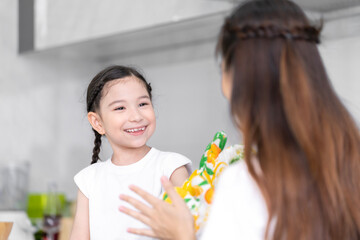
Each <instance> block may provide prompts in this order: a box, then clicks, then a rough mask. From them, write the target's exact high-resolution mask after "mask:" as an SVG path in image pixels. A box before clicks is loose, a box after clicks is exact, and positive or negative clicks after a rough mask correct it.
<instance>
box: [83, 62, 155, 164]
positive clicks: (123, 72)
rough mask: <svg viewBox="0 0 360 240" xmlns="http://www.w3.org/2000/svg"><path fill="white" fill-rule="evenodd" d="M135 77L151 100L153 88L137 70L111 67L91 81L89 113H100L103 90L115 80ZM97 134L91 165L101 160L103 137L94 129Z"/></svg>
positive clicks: (88, 94) (88, 91)
mask: <svg viewBox="0 0 360 240" xmlns="http://www.w3.org/2000/svg"><path fill="white" fill-rule="evenodd" d="M129 76H135V77H136V78H137V79H139V80H140V81H141V82H142V83H143V84H144V85H145V88H146V90H147V93H148V94H149V97H150V100H151V99H152V96H151V86H150V83H148V82H147V81H146V80H145V78H144V77H143V75H141V74H140V73H139V72H138V71H137V70H136V69H134V68H131V67H126V66H118V65H114V66H110V67H107V68H105V69H104V70H102V71H101V72H99V73H98V74H96V76H95V77H94V78H93V79H92V80H91V82H90V84H89V86H88V89H87V94H86V104H87V112H98V113H99V107H100V100H101V98H102V90H103V88H104V86H105V85H106V84H107V83H108V82H110V81H113V80H117V79H121V78H125V77H129ZM93 132H94V134H95V140H94V145H95V146H94V149H93V156H92V161H91V164H93V163H96V162H97V161H98V160H99V159H100V158H99V153H100V147H101V137H102V136H101V135H100V134H99V133H98V132H97V131H96V130H95V129H93Z"/></svg>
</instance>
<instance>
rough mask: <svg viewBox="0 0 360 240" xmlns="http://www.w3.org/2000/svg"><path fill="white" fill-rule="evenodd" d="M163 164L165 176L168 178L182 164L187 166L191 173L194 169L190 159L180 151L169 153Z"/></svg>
mask: <svg viewBox="0 0 360 240" xmlns="http://www.w3.org/2000/svg"><path fill="white" fill-rule="evenodd" d="M163 164H164V176H166V177H167V178H170V176H171V174H173V172H174V171H175V170H176V169H177V168H179V167H181V166H185V167H186V169H187V171H188V173H189V174H190V173H191V170H192V169H191V161H190V159H188V158H187V157H185V156H183V155H181V154H178V153H171V154H169V156H168V157H167V158H166V159H165V161H164V163H163Z"/></svg>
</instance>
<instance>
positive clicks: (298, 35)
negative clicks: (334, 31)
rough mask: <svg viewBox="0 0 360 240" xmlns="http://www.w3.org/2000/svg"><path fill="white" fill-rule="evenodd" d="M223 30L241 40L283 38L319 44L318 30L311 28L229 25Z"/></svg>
mask: <svg viewBox="0 0 360 240" xmlns="http://www.w3.org/2000/svg"><path fill="white" fill-rule="evenodd" d="M225 30H226V31H229V32H230V33H235V34H236V36H237V37H238V38H239V39H241V40H246V39H251V38H269V39H273V38H284V39H287V40H303V41H309V42H314V43H320V39H319V35H320V28H316V27H313V26H303V27H294V28H292V29H289V28H284V27H279V26H274V25H266V26H249V25H245V26H242V27H238V26H231V25H230V24H229V23H226V24H225Z"/></svg>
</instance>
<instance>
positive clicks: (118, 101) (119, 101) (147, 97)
mask: <svg viewBox="0 0 360 240" xmlns="http://www.w3.org/2000/svg"><path fill="white" fill-rule="evenodd" d="M144 98H146V99H150V97H149V96H147V95H143V96H140V97H138V99H144ZM122 102H126V101H125V100H122V99H119V100H115V101H113V102H111V103H110V104H109V105H108V107H110V106H111V105H114V104H115V103H122Z"/></svg>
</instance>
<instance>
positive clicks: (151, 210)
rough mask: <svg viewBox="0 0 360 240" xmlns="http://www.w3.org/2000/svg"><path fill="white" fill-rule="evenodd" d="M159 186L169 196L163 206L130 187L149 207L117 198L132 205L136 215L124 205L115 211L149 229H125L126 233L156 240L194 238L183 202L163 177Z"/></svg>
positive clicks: (191, 239)
mask: <svg viewBox="0 0 360 240" xmlns="http://www.w3.org/2000/svg"><path fill="white" fill-rule="evenodd" d="M161 183H162V185H163V187H164V189H165V191H166V192H167V194H168V196H169V197H170V199H171V201H172V204H169V203H166V202H164V201H162V200H161V199H158V198H156V197H154V196H152V195H151V194H149V193H147V192H145V191H144V190H142V189H140V188H138V187H136V186H133V185H132V186H130V187H129V188H130V189H131V190H132V191H134V192H135V193H136V194H138V195H139V196H140V197H142V198H143V199H144V200H145V201H146V202H148V203H149V204H150V206H148V205H146V204H144V203H142V202H141V201H139V200H136V199H135V198H132V197H130V196H127V195H120V199H122V200H124V201H126V202H128V203H129V204H131V205H132V206H134V207H135V208H136V209H138V210H139V212H138V211H134V210H131V209H129V208H126V207H124V206H120V207H119V210H120V211H121V212H123V213H125V214H127V215H129V216H132V217H134V218H136V219H138V220H139V221H141V222H143V223H144V224H146V225H148V226H149V227H150V228H151V229H137V228H129V229H128V232H130V233H133V234H138V235H143V236H148V237H155V238H160V239H173V240H193V239H196V238H195V229H194V219H193V217H192V215H191V214H190V211H189V209H188V207H187V206H186V204H185V202H184V200H183V199H182V198H181V197H180V196H179V195H178V194H177V193H176V191H175V189H174V187H173V185H172V184H171V183H170V182H169V180H168V179H167V178H166V177H162V178H161Z"/></svg>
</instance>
